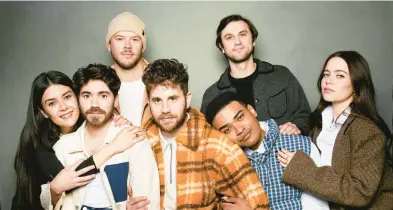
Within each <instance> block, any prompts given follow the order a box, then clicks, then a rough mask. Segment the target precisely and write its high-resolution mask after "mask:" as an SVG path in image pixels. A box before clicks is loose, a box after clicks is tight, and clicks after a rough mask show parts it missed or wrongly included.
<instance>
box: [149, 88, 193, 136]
mask: <svg viewBox="0 0 393 210" xmlns="http://www.w3.org/2000/svg"><path fill="white" fill-rule="evenodd" d="M190 102H191V93H188V94H187V95H186V96H185V95H184V93H183V91H182V89H181V88H180V86H179V85H177V86H174V87H173V86H169V85H166V86H164V85H157V86H156V87H153V88H152V89H151V91H150V96H149V106H150V110H151V113H152V116H153V120H154V121H155V123H156V124H157V125H158V127H159V128H160V129H161V132H162V134H163V135H164V136H165V137H169V138H171V137H175V136H176V134H177V132H178V131H179V129H180V128H181V127H182V126H183V124H184V123H185V120H186V114H187V108H188V107H189V106H190Z"/></svg>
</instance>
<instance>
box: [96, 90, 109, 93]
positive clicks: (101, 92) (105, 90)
mask: <svg viewBox="0 0 393 210" xmlns="http://www.w3.org/2000/svg"><path fill="white" fill-rule="evenodd" d="M98 94H111V93H110V92H109V91H106V90H104V91H100V92H98Z"/></svg>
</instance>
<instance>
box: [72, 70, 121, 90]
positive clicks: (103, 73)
mask: <svg viewBox="0 0 393 210" xmlns="http://www.w3.org/2000/svg"><path fill="white" fill-rule="evenodd" d="M72 79H73V80H74V90H75V94H76V95H77V96H79V95H80V90H81V88H82V87H83V86H84V85H86V84H87V83H88V82H89V81H90V80H101V81H103V82H104V83H105V84H106V85H107V86H108V88H109V89H110V90H111V92H112V93H113V95H114V96H117V94H118V93H119V90H120V85H121V81H120V78H119V76H117V74H116V71H115V70H114V69H113V68H111V67H110V66H107V65H103V64H99V63H94V64H89V65H88V66H86V67H83V68H79V69H78V71H76V72H75V74H74V76H73V77H72Z"/></svg>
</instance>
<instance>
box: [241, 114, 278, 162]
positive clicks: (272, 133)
mask: <svg viewBox="0 0 393 210" xmlns="http://www.w3.org/2000/svg"><path fill="white" fill-rule="evenodd" d="M259 127H260V128H261V129H262V130H264V131H265V136H264V137H263V140H262V142H261V144H260V145H259V147H258V148H257V149H256V150H252V149H250V148H244V149H243V150H244V152H245V153H246V154H247V155H248V156H251V155H252V154H253V153H254V152H258V153H259V154H263V153H265V152H266V151H268V150H270V149H271V148H272V146H273V145H274V142H275V140H276V136H277V130H278V129H277V128H278V127H277V124H276V122H275V121H274V120H273V119H271V120H268V121H260V122H259Z"/></svg>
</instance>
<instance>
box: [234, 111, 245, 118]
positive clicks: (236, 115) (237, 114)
mask: <svg viewBox="0 0 393 210" xmlns="http://www.w3.org/2000/svg"><path fill="white" fill-rule="evenodd" d="M242 111H243V110H240V111H238V112H237V113H236V114H235V116H234V117H233V119H236V118H237V117H238V116H239V114H240V113H241V112H242Z"/></svg>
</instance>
